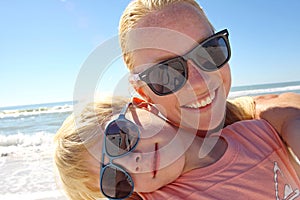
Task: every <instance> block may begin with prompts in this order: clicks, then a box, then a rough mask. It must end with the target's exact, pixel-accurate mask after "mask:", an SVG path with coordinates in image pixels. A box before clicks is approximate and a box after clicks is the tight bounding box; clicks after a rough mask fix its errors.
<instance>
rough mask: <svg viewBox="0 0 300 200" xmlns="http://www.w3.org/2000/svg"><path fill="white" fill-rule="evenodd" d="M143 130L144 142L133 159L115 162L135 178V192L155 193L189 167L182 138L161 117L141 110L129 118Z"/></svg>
mask: <svg viewBox="0 0 300 200" xmlns="http://www.w3.org/2000/svg"><path fill="white" fill-rule="evenodd" d="M126 117H127V118H128V119H130V120H131V121H132V122H134V123H135V124H137V125H138V126H139V130H140V140H139V142H138V145H137V147H136V149H135V150H134V151H133V152H131V153H130V154H129V155H126V156H124V157H121V158H118V159H116V160H114V163H116V164H119V165H121V166H123V167H124V168H125V169H126V170H127V171H128V172H129V173H130V175H131V176H132V178H133V181H134V190H135V191H137V192H152V191H155V190H157V189H159V188H160V187H162V186H164V185H166V184H168V183H170V182H173V181H174V180H176V179H177V178H178V177H179V176H180V175H181V173H182V171H183V169H184V167H185V151H186V149H185V146H184V145H183V139H182V138H181V137H182V136H181V134H177V129H175V128H174V127H173V126H171V125H170V124H168V123H166V122H165V121H164V120H163V119H161V118H159V117H158V116H156V115H154V114H152V113H150V112H148V111H145V110H141V109H137V110H136V111H132V113H131V114H127V116H126Z"/></svg>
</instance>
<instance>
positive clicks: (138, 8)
mask: <svg viewBox="0 0 300 200" xmlns="http://www.w3.org/2000/svg"><path fill="white" fill-rule="evenodd" d="M175 3H187V4H190V5H192V6H193V7H195V8H196V9H197V10H199V11H200V12H201V13H202V14H203V15H204V16H205V19H206V20H207V22H208V23H209V24H210V22H209V20H208V18H207V17H206V15H205V13H204V11H203V10H202V8H201V7H200V5H199V4H198V3H197V2H196V1H195V0H134V1H132V2H131V3H129V4H128V6H127V7H126V9H125V10H124V12H123V15H122V16H121V19H120V23H119V41H120V45H121V49H122V52H123V59H124V62H125V63H126V65H127V68H128V69H129V70H131V69H133V61H132V55H131V52H128V50H127V49H128V48H127V45H128V41H127V34H128V33H129V32H130V31H131V30H132V29H134V28H135V27H136V25H137V23H138V22H139V21H140V20H141V19H142V18H143V17H145V16H146V15H148V14H149V13H152V12H155V11H159V10H162V9H164V8H166V7H167V6H169V5H172V4H175ZM210 25H211V24H210ZM211 27H212V29H213V30H214V28H213V26H212V25H211Z"/></svg>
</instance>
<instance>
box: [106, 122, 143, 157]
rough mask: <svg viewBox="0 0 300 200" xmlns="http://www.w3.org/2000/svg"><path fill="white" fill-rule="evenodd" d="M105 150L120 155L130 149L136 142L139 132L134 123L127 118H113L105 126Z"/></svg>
mask: <svg viewBox="0 0 300 200" xmlns="http://www.w3.org/2000/svg"><path fill="white" fill-rule="evenodd" d="M105 134H106V140H105V142H106V143H105V146H106V152H107V153H108V154H109V155H110V156H120V155H123V154H125V153H127V152H128V151H130V150H131V149H132V148H133V147H134V146H135V145H136V143H137V140H138V137H139V132H138V128H137V126H136V125H134V124H133V123H132V122H130V121H127V120H115V121H113V122H111V123H110V124H109V125H108V127H107V128H106V133H105Z"/></svg>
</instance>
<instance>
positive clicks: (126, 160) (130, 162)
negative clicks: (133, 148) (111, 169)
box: [113, 152, 142, 173]
mask: <svg viewBox="0 0 300 200" xmlns="http://www.w3.org/2000/svg"><path fill="white" fill-rule="evenodd" d="M113 162H114V163H115V164H118V165H121V166H122V167H124V168H125V169H126V170H128V171H129V172H132V173H137V172H138V171H139V170H140V169H141V164H140V163H141V162H142V154H141V153H139V152H130V153H129V154H128V155H126V156H124V157H121V158H117V159H115V160H114V161H113Z"/></svg>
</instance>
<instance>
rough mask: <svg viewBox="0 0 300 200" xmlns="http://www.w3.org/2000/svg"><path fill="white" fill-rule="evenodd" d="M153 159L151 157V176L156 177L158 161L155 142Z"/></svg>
mask: <svg viewBox="0 0 300 200" xmlns="http://www.w3.org/2000/svg"><path fill="white" fill-rule="evenodd" d="M154 149H155V150H154V159H153V178H155V177H156V174H157V169H158V162H159V155H158V143H155V147H154Z"/></svg>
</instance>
